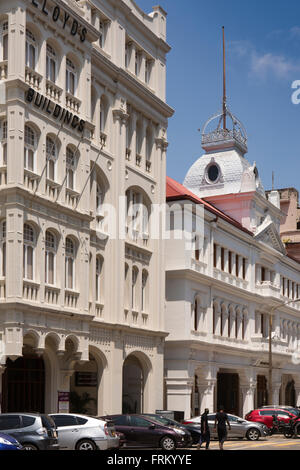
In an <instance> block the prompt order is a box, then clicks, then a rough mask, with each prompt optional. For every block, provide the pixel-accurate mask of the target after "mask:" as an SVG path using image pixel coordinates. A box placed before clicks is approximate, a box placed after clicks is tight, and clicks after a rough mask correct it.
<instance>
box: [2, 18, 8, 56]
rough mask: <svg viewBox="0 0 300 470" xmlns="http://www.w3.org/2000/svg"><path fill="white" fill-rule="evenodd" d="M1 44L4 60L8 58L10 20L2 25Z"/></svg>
mask: <svg viewBox="0 0 300 470" xmlns="http://www.w3.org/2000/svg"><path fill="white" fill-rule="evenodd" d="M1 46H2V47H1V50H2V60H8V21H3V23H2V25H1Z"/></svg>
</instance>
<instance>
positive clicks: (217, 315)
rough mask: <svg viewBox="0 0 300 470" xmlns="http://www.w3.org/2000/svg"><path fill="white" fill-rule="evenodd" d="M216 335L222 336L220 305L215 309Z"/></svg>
mask: <svg viewBox="0 0 300 470" xmlns="http://www.w3.org/2000/svg"><path fill="white" fill-rule="evenodd" d="M214 334H215V335H220V334H221V310H220V307H219V305H218V306H217V307H216V308H215V332H214Z"/></svg>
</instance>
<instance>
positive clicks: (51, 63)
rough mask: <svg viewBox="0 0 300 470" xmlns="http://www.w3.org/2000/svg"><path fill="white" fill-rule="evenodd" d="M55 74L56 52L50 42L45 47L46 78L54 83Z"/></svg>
mask: <svg viewBox="0 0 300 470" xmlns="http://www.w3.org/2000/svg"><path fill="white" fill-rule="evenodd" d="M56 76H57V56H56V52H55V50H54V49H53V47H52V46H50V44H47V48H46V78H47V80H51V82H53V83H55V81H56Z"/></svg>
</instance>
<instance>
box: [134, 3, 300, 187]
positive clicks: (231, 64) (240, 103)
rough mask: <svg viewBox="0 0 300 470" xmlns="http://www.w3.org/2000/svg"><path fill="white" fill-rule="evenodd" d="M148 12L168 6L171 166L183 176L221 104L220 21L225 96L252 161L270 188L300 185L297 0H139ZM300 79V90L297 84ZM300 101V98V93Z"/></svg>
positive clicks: (200, 151) (299, 18) (299, 28)
mask: <svg viewBox="0 0 300 470" xmlns="http://www.w3.org/2000/svg"><path fill="white" fill-rule="evenodd" d="M136 3H137V5H138V6H139V7H140V8H142V9H143V10H144V11H145V12H146V13H150V12H151V11H152V6H153V5H157V4H160V5H161V6H162V7H163V8H164V9H165V10H166V11H167V13H168V16H167V42H168V44H169V45H170V46H171V47H172V50H171V52H170V53H169V54H168V55H167V103H168V104H169V105H170V106H171V107H172V108H173V109H174V110H175V114H174V116H173V117H172V118H171V119H170V120H169V127H168V141H169V147H168V152H167V174H168V176H170V177H172V178H174V179H176V180H177V181H179V182H180V183H182V182H183V179H184V176H185V174H186V173H187V171H188V169H189V168H190V166H191V165H192V164H193V163H194V161H196V160H197V159H198V158H199V157H200V156H201V155H202V154H203V153H204V151H203V149H202V148H201V133H200V132H199V131H198V129H201V130H202V129H203V126H204V124H205V122H206V120H207V119H208V118H209V117H210V116H211V115H213V114H214V113H215V112H217V111H219V110H221V108H222V87H223V84H222V26H224V27H225V35H226V51H227V52H226V62H227V66H226V67H227V100H228V107H229V109H230V110H231V112H232V113H233V114H234V115H236V116H237V117H238V118H239V119H240V120H241V122H242V123H243V125H244V127H245V128H246V131H247V136H248V154H247V155H246V158H247V159H248V160H249V161H250V163H253V162H254V161H255V162H256V165H257V167H258V170H259V174H260V177H261V179H262V182H263V185H264V188H265V190H268V189H271V187H272V171H274V182H275V184H274V185H275V188H285V187H295V188H296V189H298V191H300V104H294V103H293V102H292V95H293V93H294V94H295V92H296V95H295V98H298V99H299V98H300V2H299V0H288V1H287V0H242V1H241V0H210V1H209V2H207V1H205V2H204V1H203V0H185V1H184V0H160V1H158V2H156V1H155V0H136ZM296 80H299V85H298V87H299V93H297V89H292V84H293V83H294V82H295V81H296ZM299 102H300V99H299Z"/></svg>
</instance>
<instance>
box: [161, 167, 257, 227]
mask: <svg viewBox="0 0 300 470" xmlns="http://www.w3.org/2000/svg"><path fill="white" fill-rule="evenodd" d="M166 198H167V201H176V200H177V201H179V200H182V199H188V200H190V201H192V202H194V203H195V204H203V205H204V207H205V209H207V210H208V211H209V212H212V213H213V214H215V215H216V216H218V217H220V218H222V219H224V220H226V221H227V222H228V223H230V224H231V225H234V226H235V227H237V228H238V229H240V230H242V231H243V232H246V233H248V234H249V235H251V236H253V233H252V232H250V231H249V230H247V229H246V228H245V227H243V226H242V225H241V224H240V223H239V222H238V221H237V220H235V219H233V218H232V217H230V216H229V215H227V214H225V213H224V212H222V211H220V209H217V208H216V207H215V206H213V205H212V204H210V203H209V202H207V201H205V199H201V198H200V197H198V196H196V195H195V194H194V193H192V192H191V191H189V190H188V189H187V188H186V187H185V186H183V185H182V184H180V183H178V182H177V181H175V180H173V179H172V178H170V177H169V176H167V191H166Z"/></svg>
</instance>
